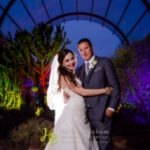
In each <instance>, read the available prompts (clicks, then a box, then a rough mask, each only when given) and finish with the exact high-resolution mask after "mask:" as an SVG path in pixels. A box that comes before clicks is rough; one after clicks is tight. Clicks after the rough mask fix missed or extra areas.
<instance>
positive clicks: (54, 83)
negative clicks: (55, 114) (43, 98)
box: [47, 54, 59, 110]
mask: <svg viewBox="0 0 150 150" xmlns="http://www.w3.org/2000/svg"><path fill="white" fill-rule="evenodd" d="M58 67H59V63H58V54H56V55H55V56H54V58H53V62H52V65H51V71H50V78H49V86H48V89H47V105H48V107H49V108H50V109H51V110H54V109H55V108H54V102H53V101H54V96H55V94H57V92H58V88H59V85H58V79H59V73H58Z"/></svg>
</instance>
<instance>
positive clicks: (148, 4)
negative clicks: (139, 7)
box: [142, 0, 150, 11]
mask: <svg viewBox="0 0 150 150" xmlns="http://www.w3.org/2000/svg"><path fill="white" fill-rule="evenodd" d="M142 2H143V4H144V5H145V7H146V8H147V9H148V10H149V11H150V3H149V2H148V1H147V0H142Z"/></svg>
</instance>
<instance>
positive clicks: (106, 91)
mask: <svg viewBox="0 0 150 150" xmlns="http://www.w3.org/2000/svg"><path fill="white" fill-rule="evenodd" d="M112 90H113V88H112V87H106V88H105V94H106V95H110V94H111V93H112Z"/></svg>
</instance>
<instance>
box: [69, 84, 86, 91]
mask: <svg viewBox="0 0 150 150" xmlns="http://www.w3.org/2000/svg"><path fill="white" fill-rule="evenodd" d="M69 87H70V89H71V90H72V91H73V92H75V93H81V92H82V90H83V87H81V86H75V85H73V84H71V85H70V86H69Z"/></svg>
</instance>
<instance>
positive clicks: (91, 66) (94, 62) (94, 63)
mask: <svg viewBox="0 0 150 150" xmlns="http://www.w3.org/2000/svg"><path fill="white" fill-rule="evenodd" d="M96 64H97V60H95V59H94V60H93V61H92V62H91V65H90V68H94V66H95V65H96Z"/></svg>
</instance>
